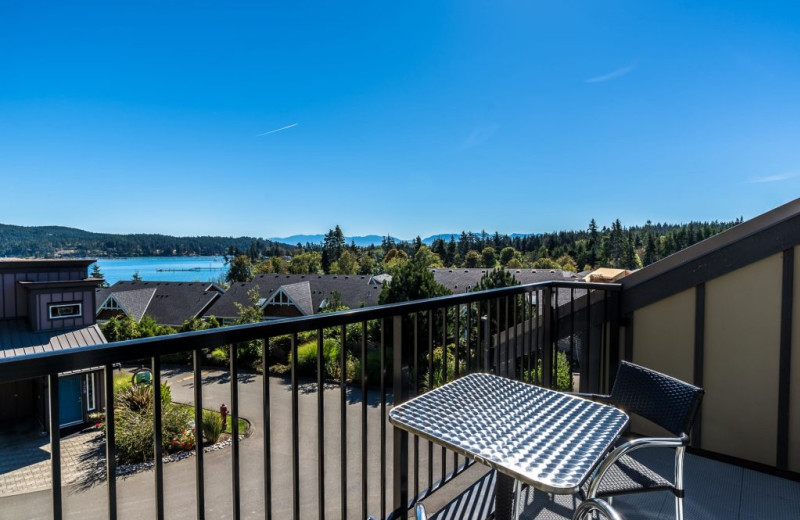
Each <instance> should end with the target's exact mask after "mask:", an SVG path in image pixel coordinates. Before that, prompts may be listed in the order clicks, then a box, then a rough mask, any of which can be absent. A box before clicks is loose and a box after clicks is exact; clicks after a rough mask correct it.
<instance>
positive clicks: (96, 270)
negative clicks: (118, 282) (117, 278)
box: [89, 262, 109, 287]
mask: <svg viewBox="0 0 800 520" xmlns="http://www.w3.org/2000/svg"><path fill="white" fill-rule="evenodd" d="M89 276H91V277H92V278H99V279H101V280H102V282H100V287H108V286H109V285H108V282H107V281H106V277H105V276H104V275H103V272H102V271H101V270H100V266H99V265H97V262H95V263H93V264H92V272H91V273H90V274H89Z"/></svg>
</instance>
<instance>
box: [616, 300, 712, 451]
mask: <svg viewBox="0 0 800 520" xmlns="http://www.w3.org/2000/svg"><path fill="white" fill-rule="evenodd" d="M695 291H696V289H689V290H686V291H683V292H680V293H678V294H676V295H674V296H671V297H669V298H665V299H663V300H660V301H658V302H656V303H652V304H650V305H647V306H645V307H642V308H641V309H638V310H637V311H636V312H634V317H633V322H634V324H635V325H634V327H633V344H634V348H633V359H632V361H633V362H634V363H637V364H640V365H643V366H646V367H649V368H652V369H654V370H658V371H659V372H663V373H665V374H669V375H671V376H672V377H676V378H678V379H681V380H683V381H689V382H691V381H692V379H693V370H694V325H695V319H694V316H695ZM631 428H632V429H633V430H634V431H636V432H638V433H642V434H646V435H664V430H661V429H658V428H657V427H656V426H654V425H652V424H651V423H649V422H647V421H645V420H644V419H640V418H637V417H634V418H632V420H631Z"/></svg>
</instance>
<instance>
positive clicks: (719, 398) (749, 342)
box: [702, 255, 783, 465]
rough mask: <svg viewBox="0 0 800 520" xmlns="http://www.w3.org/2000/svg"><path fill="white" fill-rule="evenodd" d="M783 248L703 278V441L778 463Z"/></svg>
mask: <svg viewBox="0 0 800 520" xmlns="http://www.w3.org/2000/svg"><path fill="white" fill-rule="evenodd" d="M782 265H783V263H782V255H773V256H771V257H768V258H765V259H764V260H760V261H758V262H755V263H753V264H750V265H748V266H746V267H744V268H741V269H738V270H736V271H733V272H731V273H729V274H726V275H724V276H720V277H718V278H715V279H713V280H710V281H709V282H707V283H706V309H705V358H704V370H703V386H704V388H705V390H706V396H705V400H704V403H703V414H702V433H703V438H702V448H704V449H708V450H711V451H715V452H718V453H724V454H728V455H733V456H736V457H741V458H744V459H748V460H752V461H755V462H761V463H763V464H769V465H774V464H775V460H776V459H775V457H776V436H777V403H778V357H779V348H780V310H781V279H782Z"/></svg>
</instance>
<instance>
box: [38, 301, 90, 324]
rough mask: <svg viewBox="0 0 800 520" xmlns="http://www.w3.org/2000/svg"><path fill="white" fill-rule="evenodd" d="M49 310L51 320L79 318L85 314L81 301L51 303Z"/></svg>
mask: <svg viewBox="0 0 800 520" xmlns="http://www.w3.org/2000/svg"><path fill="white" fill-rule="evenodd" d="M47 310H48V312H49V314H50V319H51V320H57V319H61V318H77V317H79V316H82V315H83V306H82V305H81V304H80V303H61V304H56V305H49V306H48V307H47Z"/></svg>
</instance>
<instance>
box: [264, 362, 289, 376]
mask: <svg viewBox="0 0 800 520" xmlns="http://www.w3.org/2000/svg"><path fill="white" fill-rule="evenodd" d="M291 372H292V367H291V365H283V364H281V363H275V364H274V365H272V366H271V367H269V373H270V374H274V375H276V376H285V375H287V374H291Z"/></svg>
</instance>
